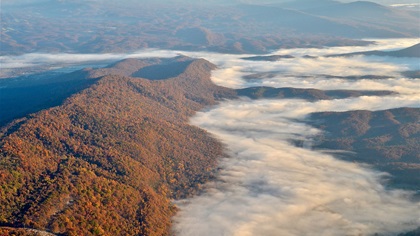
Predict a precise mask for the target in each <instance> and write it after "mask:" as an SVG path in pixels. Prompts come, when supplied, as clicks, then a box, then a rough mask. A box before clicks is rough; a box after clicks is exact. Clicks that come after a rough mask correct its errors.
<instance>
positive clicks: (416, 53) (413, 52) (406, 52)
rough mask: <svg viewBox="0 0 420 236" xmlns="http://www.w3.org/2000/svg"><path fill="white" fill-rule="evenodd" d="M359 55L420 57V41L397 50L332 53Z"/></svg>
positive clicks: (339, 55) (340, 55)
mask: <svg viewBox="0 0 420 236" xmlns="http://www.w3.org/2000/svg"><path fill="white" fill-rule="evenodd" d="M357 55H365V56H389V57H417V58H420V43H418V44H416V45H413V46H411V47H408V48H404V49H401V50H396V51H377V50H376V51H366V52H353V53H345V54H335V55H330V56H332V57H337V56H338V57H342V56H346V57H348V56H357Z"/></svg>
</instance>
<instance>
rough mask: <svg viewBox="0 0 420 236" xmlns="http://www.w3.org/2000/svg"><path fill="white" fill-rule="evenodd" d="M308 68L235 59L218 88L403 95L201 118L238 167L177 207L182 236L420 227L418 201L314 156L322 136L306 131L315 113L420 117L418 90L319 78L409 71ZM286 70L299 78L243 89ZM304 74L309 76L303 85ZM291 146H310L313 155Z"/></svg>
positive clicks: (226, 168)
mask: <svg viewBox="0 0 420 236" xmlns="http://www.w3.org/2000/svg"><path fill="white" fill-rule="evenodd" d="M330 60H331V61H330ZM301 62H304V59H290V60H289V59H287V60H285V61H280V62H274V63H272V62H255V63H254V62H245V61H242V60H240V59H232V60H230V61H226V62H225V63H224V64H223V65H224V66H225V67H224V68H221V69H220V70H218V71H215V73H214V74H213V80H214V81H215V82H216V83H218V84H221V85H225V86H230V87H247V86H250V85H273V86H275V87H285V86H290V87H315V88H321V89H362V90H366V89H381V90H382V89H389V90H393V91H398V92H400V93H401V94H399V95H395V96H386V97H376V96H363V97H358V98H349V99H342V100H325V101H317V102H308V101H303V100H296V99H288V100H257V101H255V100H246V99H244V100H236V101H226V102H223V103H221V104H220V105H219V106H217V107H214V108H213V109H211V110H209V111H206V112H201V113H198V114H197V115H196V116H195V117H194V118H193V119H192V120H191V123H192V124H194V125H197V126H199V127H202V128H204V129H206V130H208V131H209V132H211V133H212V134H214V135H215V136H216V137H217V138H219V139H220V140H221V141H222V142H223V143H225V144H226V145H227V149H228V152H229V154H230V158H227V159H224V160H223V161H222V162H221V164H220V166H221V168H222V170H221V172H220V174H219V177H218V180H217V181H214V182H212V183H209V184H208V185H207V190H206V192H205V193H203V194H202V195H200V196H197V197H194V198H192V199H188V200H185V201H180V202H177V204H178V205H179V206H180V208H181V211H180V212H179V214H178V215H177V217H175V222H176V223H175V226H174V231H175V232H176V233H177V235H179V236H193V235H202V236H206V235H234V236H235V235H238V236H239V235H240V236H248V235H249V236H251V235H264V236H271V235H273V236H274V235H275V236H277V235H282V236H283V235H284V236H288V235H334V236H335V235H373V234H375V233H378V234H380V235H396V234H398V233H401V232H405V231H409V230H413V229H416V228H417V227H419V226H420V203H419V202H413V201H412V200H411V193H408V192H404V191H399V190H389V189H385V188H384V186H383V185H382V181H383V177H384V175H386V174H385V173H379V172H376V171H373V170H371V169H370V168H369V166H364V165H360V164H356V163H349V162H345V161H341V160H338V159H336V158H334V157H333V156H331V155H329V154H326V153H322V152H319V151H314V150H310V146H311V138H312V137H314V135H316V134H318V132H320V131H319V130H317V129H314V128H313V127H311V126H308V125H306V124H304V123H302V122H300V121H302V120H303V119H305V117H306V116H307V115H308V114H310V113H312V112H322V111H348V110H357V109H366V110H383V109H390V108H396V107H403V106H408V107H420V93H419V92H418V91H420V87H419V86H420V83H419V81H418V80H409V79H401V78H399V77H396V78H389V79H378V80H369V79H363V80H346V79H332V78H329V77H326V76H319V75H317V74H329V75H331V73H332V72H333V73H339V74H340V76H347V75H354V74H360V75H363V74H366V73H368V74H373V75H378V74H381V75H390V74H392V75H398V71H400V70H405V69H407V64H406V63H403V62H402V61H400V62H399V63H398V62H395V61H394V62H392V63H390V62H377V61H376V62H372V61H369V60H365V58H362V57H359V58H353V59H344V58H333V59H329V58H323V59H321V60H316V59H315V60H314V59H307V63H306V64H304V65H300V63H301ZM317 63H318V64H317ZM334 63H336V65H335V67H334V66H333V65H334ZM219 65H221V64H219ZM327 65H328V66H327ZM408 67H410V65H409V66H408ZM304 68H307V70H304ZM329 69H331V70H332V71H331V70H329ZM279 70H287V71H288V73H290V74H294V73H296V74H295V77H293V78H291V77H287V78H282V76H274V77H272V78H263V79H261V80H259V81H258V80H256V81H254V82H249V81H246V80H244V79H242V77H243V76H245V75H249V74H252V73H265V72H272V71H279ZM318 70H319V71H318ZM316 72H318V73H316ZM356 72H359V73H356ZM301 73H302V74H303V73H304V74H305V75H311V76H310V77H309V78H299V75H300V74H301ZM267 81H269V82H267ZM252 83H254V84H252ZM290 140H301V141H303V143H304V147H305V148H301V147H296V146H294V145H293V144H292V143H291V142H290Z"/></svg>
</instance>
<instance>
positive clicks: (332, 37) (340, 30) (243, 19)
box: [0, 1, 420, 55]
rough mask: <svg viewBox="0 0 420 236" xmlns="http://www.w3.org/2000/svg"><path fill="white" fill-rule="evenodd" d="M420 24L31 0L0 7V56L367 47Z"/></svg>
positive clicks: (312, 12) (303, 4) (254, 8)
mask: <svg viewBox="0 0 420 236" xmlns="http://www.w3.org/2000/svg"><path fill="white" fill-rule="evenodd" d="M186 12H188V14H187V15H188V16H187V17H186V16H185V15H186V14H185V13H186ZM419 21H420V14H418V12H413V11H408V10H402V9H396V8H390V7H385V6H382V5H379V4H375V3H371V2H362V1H358V2H352V3H340V2H337V1H294V2H289V3H287V4H286V3H282V4H271V5H267V4H263V3H255V2H254V3H253V4H236V5H235V4H221V3H217V2H212V4H198V3H197V4H186V3H183V2H176V3H175V2H172V3H171V1H169V2H164V3H159V2H156V1H143V2H142V3H141V4H140V3H139V2H138V1H124V4H116V3H115V2H114V1H101V4H97V2H95V1H46V2H40V3H35V2H32V4H20V5H15V6H13V5H12V6H10V5H5V6H4V7H3V9H2V37H1V39H0V42H1V44H2V47H1V49H0V53H1V54H3V55H4V54H21V53H28V52H33V51H39V50H41V49H42V50H43V51H48V52H60V51H61V52H62V51H66V52H69V51H70V52H83V53H86V52H91V53H98V52H129V51H134V50H138V49H141V48H166V49H182V50H210V51H218V52H229V53H267V52H269V51H271V50H274V49H278V48H290V47H319V46H343V45H366V44H368V43H369V42H366V41H363V40H361V39H363V38H387V37H393V38H395V37H418V36H419V35H420V29H419V27H418V22H419ZM63 29H66V33H64V32H63ZM69 32H71V33H69Z"/></svg>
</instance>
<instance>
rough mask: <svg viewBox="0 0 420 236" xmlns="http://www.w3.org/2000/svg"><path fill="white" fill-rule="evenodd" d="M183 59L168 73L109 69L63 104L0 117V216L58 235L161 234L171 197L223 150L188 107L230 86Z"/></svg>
mask: <svg viewBox="0 0 420 236" xmlns="http://www.w3.org/2000/svg"><path fill="white" fill-rule="evenodd" d="M178 59H179V60H184V59H180V58H178ZM178 59H175V60H178ZM186 60H189V64H188V65H187V66H186V68H185V71H184V72H183V73H181V74H179V75H178V76H177V77H176V78H171V79H167V80H161V81H150V80H146V79H139V78H133V77H127V76H122V75H116V74H113V75H112V74H111V75H107V76H104V77H101V78H99V79H98V81H97V82H96V83H95V84H94V85H92V86H91V87H89V88H87V89H85V90H83V91H82V92H80V93H78V94H75V95H73V96H71V97H70V98H68V99H67V100H66V101H65V102H64V103H63V104H62V105H61V106H58V107H53V108H50V109H47V110H43V111H41V112H38V113H36V114H34V115H31V116H30V117H28V118H25V119H20V120H16V121H14V122H12V123H11V124H9V125H8V126H6V127H4V128H3V130H2V133H1V137H0V138H1V142H0V151H1V156H0V160H1V163H0V184H1V187H0V190H1V191H0V225H2V226H13V227H30V228H36V229H41V230H43V229H45V230H47V231H50V232H53V233H57V234H65V235H164V234H166V233H167V232H168V229H169V225H170V218H171V216H172V215H173V214H174V212H175V208H174V207H173V206H171V203H170V202H169V199H170V198H178V197H184V196H186V195H188V194H189V193H190V192H189V191H191V192H192V191H194V190H196V189H198V188H199V185H200V184H201V183H203V182H204V181H205V180H207V179H209V178H211V177H212V173H213V170H214V168H215V167H216V160H217V158H218V157H220V156H221V155H223V147H222V145H221V144H220V143H219V142H218V141H217V140H215V139H214V138H212V137H211V136H210V135H209V134H208V133H207V132H205V131H204V130H201V129H199V128H196V127H193V126H190V125H189V124H188V123H187V121H188V117H189V116H190V115H192V114H194V112H195V111H197V110H199V109H201V108H203V106H205V105H211V104H215V102H216V98H218V97H221V96H231V95H230V90H227V89H222V88H220V87H218V86H215V85H213V84H212V83H211V81H210V79H209V78H210V70H211V69H213V68H214V66H213V65H212V64H210V63H209V62H207V61H204V60H191V59H186ZM128 62H129V61H128ZM156 62H158V61H156ZM149 64H150V63H149ZM120 66H121V65H120ZM137 69H138V68H137ZM137 69H136V70H134V71H138V70H137ZM104 70H106V69H104ZM114 70H115V68H114ZM108 72H109V71H108ZM108 72H107V73H108ZM92 73H101V71H96V72H92ZM0 232H1V231H0Z"/></svg>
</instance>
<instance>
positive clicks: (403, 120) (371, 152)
mask: <svg viewBox="0 0 420 236" xmlns="http://www.w3.org/2000/svg"><path fill="white" fill-rule="evenodd" d="M311 119H312V121H311V123H312V124H314V125H316V126H317V127H319V128H321V129H323V130H325V131H326V133H325V134H324V135H322V136H321V137H317V138H316V139H317V140H318V141H317V144H316V146H315V147H316V148H327V149H335V150H337V149H341V150H347V151H352V153H350V154H349V153H346V154H343V155H342V158H344V159H346V160H350V161H357V162H363V163H368V164H371V165H373V166H374V167H376V168H377V169H379V170H382V171H386V172H388V173H391V174H392V176H390V184H391V186H397V187H399V188H405V189H411V190H419V183H420V175H419V171H420V143H419V139H420V109H419V108H398V109H391V110H385V111H375V112H372V111H348V112H321V113H315V114H313V115H312V116H311Z"/></svg>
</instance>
